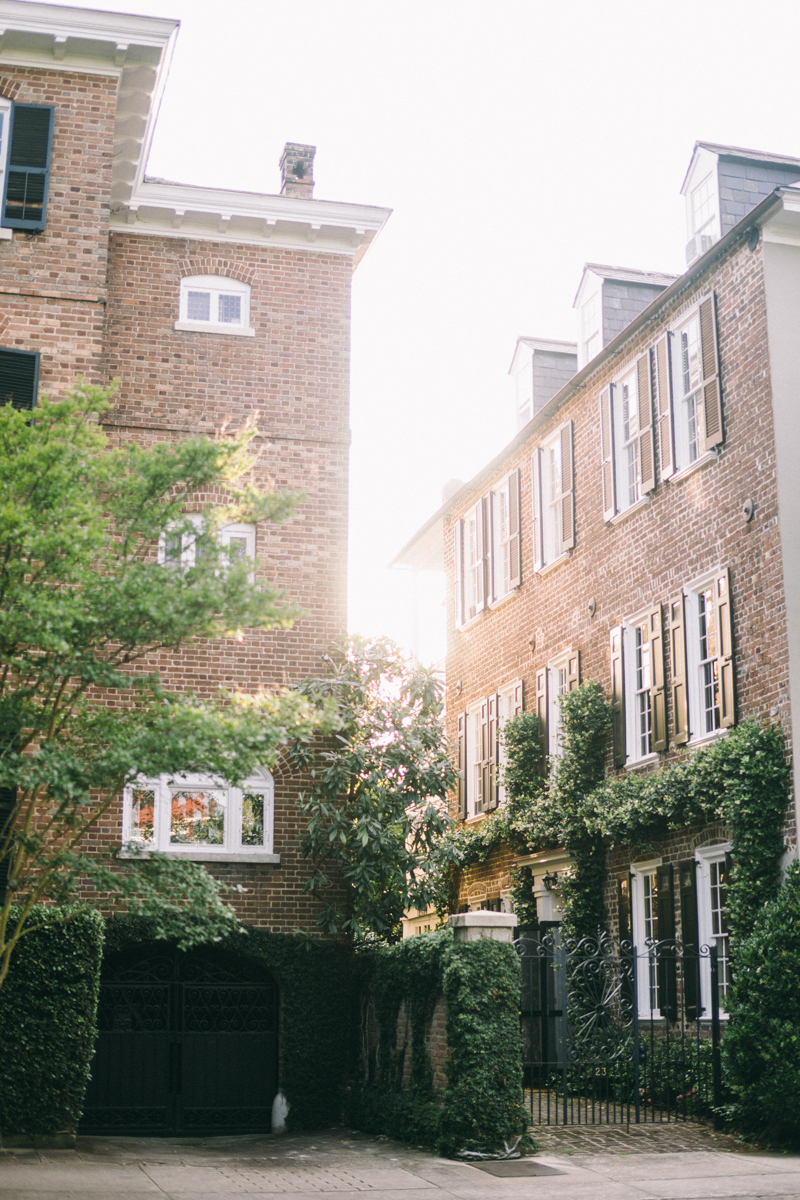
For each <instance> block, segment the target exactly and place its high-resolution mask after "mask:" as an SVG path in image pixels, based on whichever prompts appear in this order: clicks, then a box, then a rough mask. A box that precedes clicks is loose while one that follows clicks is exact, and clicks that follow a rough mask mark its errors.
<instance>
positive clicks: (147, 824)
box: [131, 788, 156, 842]
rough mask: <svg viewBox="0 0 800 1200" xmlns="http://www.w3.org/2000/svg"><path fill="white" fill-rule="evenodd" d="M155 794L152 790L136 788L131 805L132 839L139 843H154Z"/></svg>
mask: <svg viewBox="0 0 800 1200" xmlns="http://www.w3.org/2000/svg"><path fill="white" fill-rule="evenodd" d="M155 802H156V797H155V792H154V791H152V789H150V788H134V789H133V800H132V803H131V838H133V840H134V841H137V842H152V841H153V840H154V830H155Z"/></svg>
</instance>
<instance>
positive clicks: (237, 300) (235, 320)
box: [218, 295, 242, 325]
mask: <svg viewBox="0 0 800 1200" xmlns="http://www.w3.org/2000/svg"><path fill="white" fill-rule="evenodd" d="M218 320H219V322H220V324H221V325H240V324H241V321H242V297H241V296H225V295H221V296H220V297H219V318H218Z"/></svg>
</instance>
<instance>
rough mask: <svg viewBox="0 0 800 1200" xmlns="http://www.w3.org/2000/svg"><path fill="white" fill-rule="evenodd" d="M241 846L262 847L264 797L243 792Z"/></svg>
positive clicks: (257, 793) (254, 793)
mask: <svg viewBox="0 0 800 1200" xmlns="http://www.w3.org/2000/svg"><path fill="white" fill-rule="evenodd" d="M242 845H243V846H263V845H264V796H263V793H261V792H245V793H244V795H243V796H242Z"/></svg>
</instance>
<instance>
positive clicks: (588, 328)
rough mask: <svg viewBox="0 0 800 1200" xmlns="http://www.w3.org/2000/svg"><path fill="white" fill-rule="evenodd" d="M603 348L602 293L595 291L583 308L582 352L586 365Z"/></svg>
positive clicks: (583, 363)
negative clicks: (601, 325) (601, 329)
mask: <svg viewBox="0 0 800 1200" xmlns="http://www.w3.org/2000/svg"><path fill="white" fill-rule="evenodd" d="M602 348H603V341H602V337H601V333H600V293H599V292H595V293H594V295H593V296H590V297H589V299H588V300H587V301H586V303H585V304H584V305H583V307H582V308H581V353H582V359H583V362H582V365H585V364H586V363H587V362H588V361H589V359H590V358H594V356H595V354H599V353H600V351H601V350H602Z"/></svg>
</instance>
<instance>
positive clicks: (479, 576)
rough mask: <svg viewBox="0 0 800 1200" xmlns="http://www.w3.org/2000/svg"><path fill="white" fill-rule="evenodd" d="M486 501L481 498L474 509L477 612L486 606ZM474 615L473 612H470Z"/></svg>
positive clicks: (473, 564)
mask: <svg viewBox="0 0 800 1200" xmlns="http://www.w3.org/2000/svg"><path fill="white" fill-rule="evenodd" d="M484 508H485V505H484V502H483V500H479V501H478V503H477V504H476V505H475V508H474V509H473V520H474V522H475V550H474V555H475V556H474V560H473V563H472V565H471V567H470V569H471V570H472V572H473V575H474V579H475V587H474V593H475V612H476V613H479V612H480V611H481V609H483V608H485V607H486V549H485V546H486V539H485V537H484ZM470 615H473V614H470Z"/></svg>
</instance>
